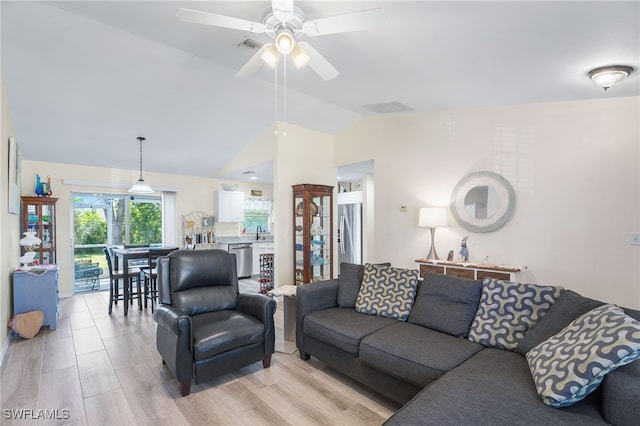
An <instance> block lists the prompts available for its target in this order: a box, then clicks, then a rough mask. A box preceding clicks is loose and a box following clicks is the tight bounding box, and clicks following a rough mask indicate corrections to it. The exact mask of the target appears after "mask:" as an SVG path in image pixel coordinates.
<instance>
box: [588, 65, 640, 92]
mask: <svg viewBox="0 0 640 426" xmlns="http://www.w3.org/2000/svg"><path fill="white" fill-rule="evenodd" d="M632 72H633V67H630V66H627V65H611V66H606V67H600V68H595V69H593V70H591V71H589V78H590V79H591V80H592V81H593V82H594V83H595V84H597V85H598V86H600V87H602V88H603V89H604V90H607V89H608V88H609V87H611V86H613V85H614V84H616V83H620V82H621V81H622V80H624V79H625V78H627V77H629V75H630V74H631V73H632Z"/></svg>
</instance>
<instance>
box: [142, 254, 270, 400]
mask: <svg viewBox="0 0 640 426" xmlns="http://www.w3.org/2000/svg"><path fill="white" fill-rule="evenodd" d="M158 293H159V294H158V303H159V304H158V307H157V309H156V311H155V314H154V319H155V320H156V322H157V323H158V328H157V332H156V347H157V348H158V352H160V355H161V356H162V360H163V362H164V363H165V364H166V365H167V367H168V368H169V370H171V372H172V373H173V375H174V376H175V377H176V379H177V380H178V383H179V384H180V393H181V394H182V396H186V395H188V394H189V392H190V389H191V380H192V379H193V378H194V377H195V381H196V383H200V382H206V381H208V380H211V379H212V378H214V377H216V376H220V375H222V374H225V373H227V372H229V371H233V370H235V369H238V368H240V367H243V366H245V365H248V364H252V363H254V362H257V361H260V360H262V364H263V367H264V368H269V366H270V364H271V355H272V354H273V352H274V345H275V328H274V324H273V314H274V313H275V311H276V302H275V301H274V300H273V299H270V298H268V297H266V296H264V295H261V294H239V293H238V275H237V273H236V260H235V255H233V254H230V253H228V252H227V251H224V250H217V249H212V250H195V251H194V250H178V251H174V252H172V253H170V254H169V255H168V256H167V257H161V258H159V259H158Z"/></svg>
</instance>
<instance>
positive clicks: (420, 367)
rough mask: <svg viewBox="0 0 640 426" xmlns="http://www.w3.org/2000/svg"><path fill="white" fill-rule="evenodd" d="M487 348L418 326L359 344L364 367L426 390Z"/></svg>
mask: <svg viewBox="0 0 640 426" xmlns="http://www.w3.org/2000/svg"><path fill="white" fill-rule="evenodd" d="M483 348H484V346H482V345H479V344H477V343H472V342H469V341H468V340H466V339H459V338H456V337H453V336H450V335H448V334H445V333H440V332H438V331H434V330H431V329H428V328H425V327H422V326H419V325H416V324H411V323H396V324H394V325H391V326H389V327H385V328H383V329H382V330H379V331H376V332H375V333H372V334H369V335H368V336H366V337H365V338H364V339H362V343H361V344H360V360H361V361H362V363H364V364H367V365H369V366H371V367H373V368H376V369H378V370H380V371H382V372H384V373H387V374H389V375H391V376H394V377H397V378H399V379H402V380H405V381H407V382H409V383H412V384H414V385H417V386H425V385H427V384H429V383H430V382H432V381H433V380H435V379H437V378H439V377H440V376H442V375H443V374H444V373H446V372H447V371H449V370H451V369H452V368H454V367H456V366H457V365H459V364H460V363H462V362H464V361H465V360H466V359H468V358H469V357H471V356H473V355H474V354H475V353H477V352H479V351H480V350H482V349H483Z"/></svg>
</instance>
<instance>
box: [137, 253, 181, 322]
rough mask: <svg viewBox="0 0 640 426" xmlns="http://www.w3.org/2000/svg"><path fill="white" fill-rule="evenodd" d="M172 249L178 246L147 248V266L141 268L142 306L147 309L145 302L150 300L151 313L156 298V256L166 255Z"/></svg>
mask: <svg viewBox="0 0 640 426" xmlns="http://www.w3.org/2000/svg"><path fill="white" fill-rule="evenodd" d="M174 250H178V247H174V248H170V249H151V250H149V255H148V264H149V267H148V268H146V269H143V270H142V275H143V276H144V308H145V309H147V302H148V301H151V312H152V313H153V310H154V304H155V302H156V301H157V300H158V269H157V262H158V258H159V257H163V256H166V255H168V254H169V253H171V252H172V251H174Z"/></svg>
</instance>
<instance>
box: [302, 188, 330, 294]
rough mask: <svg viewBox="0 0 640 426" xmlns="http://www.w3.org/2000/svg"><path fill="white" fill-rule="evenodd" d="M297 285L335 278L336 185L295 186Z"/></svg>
mask: <svg viewBox="0 0 640 426" xmlns="http://www.w3.org/2000/svg"><path fill="white" fill-rule="evenodd" d="M293 230H294V232H293V235H294V237H293V246H294V247H293V248H294V265H293V270H294V282H295V285H301V284H307V283H311V282H315V281H321V280H328V279H331V278H333V186H326V185H312V184H301V185H293Z"/></svg>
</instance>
